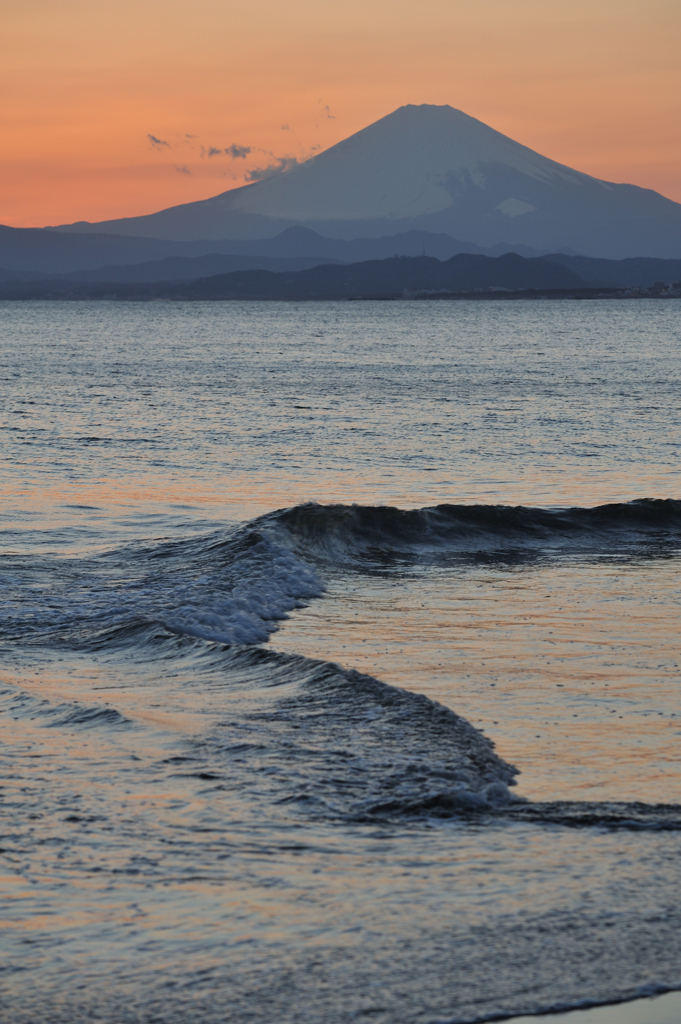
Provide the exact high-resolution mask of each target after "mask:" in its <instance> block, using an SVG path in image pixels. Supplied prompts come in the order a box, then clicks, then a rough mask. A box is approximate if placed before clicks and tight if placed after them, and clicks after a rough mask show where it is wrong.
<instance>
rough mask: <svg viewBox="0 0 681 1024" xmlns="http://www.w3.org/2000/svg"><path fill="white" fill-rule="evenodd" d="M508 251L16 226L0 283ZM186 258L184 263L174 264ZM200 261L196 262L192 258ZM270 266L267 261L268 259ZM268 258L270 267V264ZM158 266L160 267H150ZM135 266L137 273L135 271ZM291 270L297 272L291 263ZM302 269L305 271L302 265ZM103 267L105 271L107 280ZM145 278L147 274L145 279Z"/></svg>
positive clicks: (305, 232)
mask: <svg viewBox="0 0 681 1024" xmlns="http://www.w3.org/2000/svg"><path fill="white" fill-rule="evenodd" d="M510 248H512V247H510V246H496V247H494V248H493V249H490V250H482V249H481V248H480V246H477V245H474V244H473V243H471V242H461V241H459V240H458V239H456V238H452V237H451V236H450V235H446V234H434V233H432V232H428V231H406V232H402V233H401V234H397V235H386V236H383V237H381V238H356V239H353V240H352V241H347V240H345V239H342V238H325V237H324V236H323V235H320V234H318V233H317V232H316V231H311V230H310V229H309V228H303V227H291V228H286V229H285V230H284V231H282V232H280V233H279V234H278V235H276V236H275V237H274V238H258V239H250V240H241V241H229V240H228V239H227V240H226V239H217V240H210V239H199V240H197V241H190V242H174V241H168V240H167V239H158V238H138V237H135V236H127V235H107V234H102V233H100V232H94V233H92V234H80V233H77V234H72V233H69V232H65V231H49V230H44V229H42V228H10V227H6V226H4V225H0V268H2V269H0V278H1V277H3V276H4V277H5V278H8V277H14V278H17V277H18V276H24V277H25V278H26V276H27V275H28V277H30V276H31V275H34V274H36V273H37V274H42V275H43V276H44V275H45V274H78V277H79V280H86V278H85V276H84V273H85V272H89V271H92V272H93V273H94V274H95V275H96V277H91V278H90V280H95V279H96V280H99V281H104V280H107V281H156V280H172V279H175V280H177V279H178V278H185V279H186V278H191V277H205V276H207V275H208V274H210V273H219V272H222V273H224V272H227V271H228V270H237V269H247V261H250V263H249V264H248V265H250V266H251V267H252V268H254V267H255V266H256V264H255V263H254V262H253V261H254V260H257V261H258V264H257V265H258V266H260V267H261V268H265V267H267V266H269V269H271V270H276V269H280V270H284V269H285V268H284V267H283V266H282V267H279V268H277V267H275V266H274V265H273V264H271V261H272V260H280V261H281V260H292V259H296V260H301V259H302V260H305V261H306V265H307V266H311V265H314V264H316V263H325V262H329V261H340V262H344V263H357V262H359V261H361V260H371V259H385V258H386V257H388V256H420V255H423V254H427V255H428V256H436V257H437V258H438V259H449V258H450V257H451V256H454V255H456V254H457V253H461V252H480V253H484V254H485V255H488V256H501V255H503V253H504V252H508V251H509V249H510ZM517 249H518V250H519V251H520V254H521V255H523V256H538V255H541V254H540V253H538V252H536V251H535V250H533V249H531V248H529V247H527V246H517ZM220 256H224V257H237V256H238V257H242V258H243V259H242V263H241V265H240V266H237V265H236V264H233V265H232V266H230V267H228V266H226V265H223V266H218V265H215V266H214V268H213V267H209V266H208V264H206V263H201V262H200V261H205V260H208V259H209V258H210V259H213V260H219V257H220ZM176 260H180V261H183V260H184V261H185V262H184V263H182V262H180V263H177V262H175V261H176ZM192 260H196V261H197V262H196V263H195V264H192V263H191V261H192ZM263 261H264V262H263ZM267 261H270V264H268V263H267ZM152 263H153V264H154V266H152ZM133 265H135V266H137V267H138V268H139V269H138V270H137V271H135V270H132V269H130V270H129V271H128V270H127V269H125V268H128V267H129V268H132V266H133ZM289 269H297V268H295V267H293V266H291V267H290V268H289ZM299 269H302V265H301V267H300V268H299ZM104 270H105V271H106V274H105V275H104V276H102V274H103V272H104ZM145 275H146V276H145Z"/></svg>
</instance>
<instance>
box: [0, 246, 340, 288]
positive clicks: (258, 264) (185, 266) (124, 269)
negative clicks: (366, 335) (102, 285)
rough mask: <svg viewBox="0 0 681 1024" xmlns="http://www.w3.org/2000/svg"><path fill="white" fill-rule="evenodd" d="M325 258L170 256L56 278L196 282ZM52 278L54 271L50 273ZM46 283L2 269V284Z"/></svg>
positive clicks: (300, 265)
mask: <svg viewBox="0 0 681 1024" xmlns="http://www.w3.org/2000/svg"><path fill="white" fill-rule="evenodd" d="M332 262H334V261H333V260H326V259H323V258H317V259H314V258H311V257H307V258H305V257H302V256H301V257H298V258H294V259H278V258H276V257H269V256H224V255H222V253H210V254H209V255H207V256H167V257H166V258H165V259H163V260H150V261H149V262H148V263H134V264H129V263H127V264H126V263H124V264H121V265H119V266H116V265H113V266H104V267H97V268H96V269H95V270H72V271H70V272H69V273H65V274H62V273H60V272H59V271H57V272H55V276H54V279H55V280H60V279H63V280H64V281H83V282H87V281H93V282H100V281H101V282H106V283H107V284H116V283H119V282H125V281H143V282H152V281H193V280H196V279H197V278H199V277H210V276H212V275H215V274H232V273H235V272H236V271H237V270H272V271H284V270H288V271H295V270H307V269H309V268H310V267H316V266H318V264H320V263H332ZM50 275H51V276H52V272H50ZM38 280H45V273H44V272H43V273H37V272H36V271H26V270H24V271H20V270H14V271H12V270H6V269H5V268H2V267H0V281H38Z"/></svg>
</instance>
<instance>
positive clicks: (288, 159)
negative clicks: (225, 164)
mask: <svg viewBox="0 0 681 1024" xmlns="http://www.w3.org/2000/svg"><path fill="white" fill-rule="evenodd" d="M298 163H299V161H298V159H297V158H296V157H295V156H280V157H279V158H278V159H277V160H276V162H275V163H273V164H268V165H267V167H254V168H253V170H251V171H249V172H248V174H247V175H246V181H262V180H263V178H271V177H273V175H275V174H283V173H284V172H285V171H290V170H291V169H292V168H293V167H297V166H298Z"/></svg>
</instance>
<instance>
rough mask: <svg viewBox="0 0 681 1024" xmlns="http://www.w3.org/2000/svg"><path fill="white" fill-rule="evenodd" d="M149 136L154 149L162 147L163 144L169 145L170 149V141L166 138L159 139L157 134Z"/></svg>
mask: <svg viewBox="0 0 681 1024" xmlns="http://www.w3.org/2000/svg"><path fill="white" fill-rule="evenodd" d="M147 138H148V139H149V142H150V143H151V144H152V146H153V147H154V149H162V148H163V146H167V147H168V149H170V143H169V142H166V140H165V139H157V138H156V136H155V135H147Z"/></svg>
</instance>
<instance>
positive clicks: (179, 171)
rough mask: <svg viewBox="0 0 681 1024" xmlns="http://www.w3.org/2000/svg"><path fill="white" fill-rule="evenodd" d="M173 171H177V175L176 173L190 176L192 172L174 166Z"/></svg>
mask: <svg viewBox="0 0 681 1024" xmlns="http://www.w3.org/2000/svg"><path fill="white" fill-rule="evenodd" d="M175 170H176V171H177V173H178V174H191V173H192V172H191V171H190V170H189V168H188V167H177V166H176V167H175Z"/></svg>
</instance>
